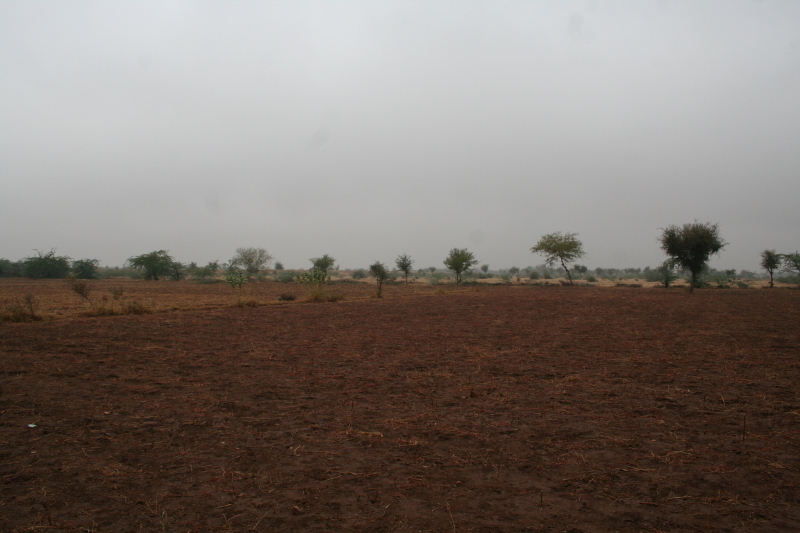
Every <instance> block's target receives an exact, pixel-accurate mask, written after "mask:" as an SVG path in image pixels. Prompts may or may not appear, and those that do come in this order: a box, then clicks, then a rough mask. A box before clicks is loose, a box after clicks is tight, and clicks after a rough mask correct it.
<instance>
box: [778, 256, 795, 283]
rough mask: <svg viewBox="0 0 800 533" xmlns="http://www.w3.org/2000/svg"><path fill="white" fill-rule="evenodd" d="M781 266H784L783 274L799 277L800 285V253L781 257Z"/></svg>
mask: <svg viewBox="0 0 800 533" xmlns="http://www.w3.org/2000/svg"><path fill="white" fill-rule="evenodd" d="M781 264H783V268H782V269H781V272H786V273H789V274H795V275H797V276H798V282H799V283H800V252H795V253H793V254H783V255H781Z"/></svg>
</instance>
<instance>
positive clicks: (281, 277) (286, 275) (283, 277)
mask: <svg viewBox="0 0 800 533" xmlns="http://www.w3.org/2000/svg"><path fill="white" fill-rule="evenodd" d="M275 281H280V282H281V283H291V282H293V281H294V272H292V271H291V270H283V271H281V272H280V273H279V274H278V275H277V276H276V277H275Z"/></svg>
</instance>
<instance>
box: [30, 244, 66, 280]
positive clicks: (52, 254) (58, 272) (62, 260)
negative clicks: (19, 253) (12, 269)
mask: <svg viewBox="0 0 800 533" xmlns="http://www.w3.org/2000/svg"><path fill="white" fill-rule="evenodd" d="M36 254H37V255H36V256H31V257H26V258H25V259H23V260H22V272H23V275H24V276H25V277H26V278H34V279H42V278H49V279H62V278H66V277H67V274H69V262H70V261H69V257H66V256H59V255H56V251H55V250H50V251H49V252H40V251H39V250H36Z"/></svg>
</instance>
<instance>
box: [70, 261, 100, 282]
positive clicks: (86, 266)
mask: <svg viewBox="0 0 800 533" xmlns="http://www.w3.org/2000/svg"><path fill="white" fill-rule="evenodd" d="M99 264H100V261H99V260H98V259H78V260H77V261H73V262H72V274H73V275H74V276H75V277H76V278H78V279H97V278H99V277H100V276H99V275H98V274H97V265H99Z"/></svg>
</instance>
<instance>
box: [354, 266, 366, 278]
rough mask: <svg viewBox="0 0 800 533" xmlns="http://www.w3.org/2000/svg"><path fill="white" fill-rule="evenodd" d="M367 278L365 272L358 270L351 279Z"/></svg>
mask: <svg viewBox="0 0 800 533" xmlns="http://www.w3.org/2000/svg"><path fill="white" fill-rule="evenodd" d="M366 277H367V271H366V270H364V269H363V268H359V269H358V270H356V271H355V272H353V279H364V278H366Z"/></svg>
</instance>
